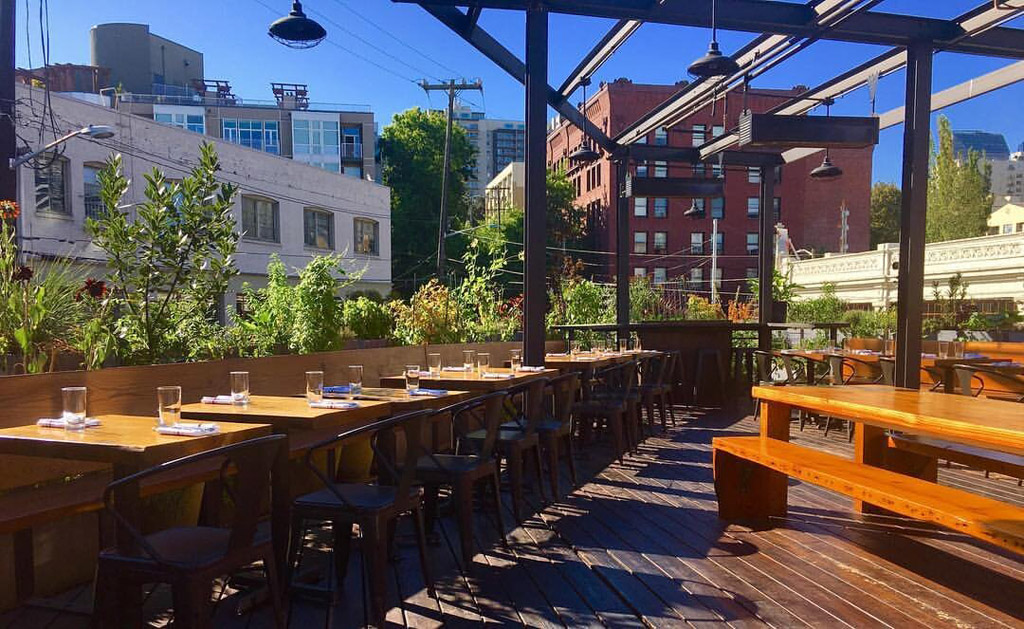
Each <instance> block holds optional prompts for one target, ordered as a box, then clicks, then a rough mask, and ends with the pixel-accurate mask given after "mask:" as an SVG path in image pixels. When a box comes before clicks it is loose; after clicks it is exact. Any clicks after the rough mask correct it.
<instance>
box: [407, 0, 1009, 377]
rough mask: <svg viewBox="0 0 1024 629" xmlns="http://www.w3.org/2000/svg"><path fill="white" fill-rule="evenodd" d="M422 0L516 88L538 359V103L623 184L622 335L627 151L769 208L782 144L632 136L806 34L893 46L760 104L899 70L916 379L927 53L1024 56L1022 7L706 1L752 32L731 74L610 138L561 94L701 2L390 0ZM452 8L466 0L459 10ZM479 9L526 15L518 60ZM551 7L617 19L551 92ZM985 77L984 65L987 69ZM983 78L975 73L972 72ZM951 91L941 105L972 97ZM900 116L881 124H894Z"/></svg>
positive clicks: (724, 19) (911, 361)
mask: <svg viewBox="0 0 1024 629" xmlns="http://www.w3.org/2000/svg"><path fill="white" fill-rule="evenodd" d="M392 1H393V2H401V3H415V4H419V5H420V6H421V7H423V8H424V9H425V10H426V11H428V12H429V13H431V14H432V15H433V16H434V17H435V18H437V19H438V20H439V21H440V22H442V23H443V24H445V25H446V26H448V28H450V29H451V30H452V31H453V32H455V33H456V34H457V35H459V36H460V37H462V38H463V39H464V40H466V41H467V42H468V43H470V44H471V45H472V46H474V47H475V48H476V49H477V50H479V51H480V52H482V53H483V54H484V55H485V56H487V57H488V58H489V59H491V60H492V61H493V62H494V63H495V64H497V65H498V66H499V67H501V68H502V69H503V70H505V71H506V72H507V73H508V74H510V75H511V76H513V77H514V78H516V79H517V80H519V81H520V82H521V83H523V85H524V86H525V87H526V128H527V130H526V135H527V139H526V210H525V223H526V224H525V243H524V245H525V246H524V249H525V251H524V253H525V257H526V262H525V273H524V278H523V279H524V301H525V304H524V306H525V307H524V324H523V328H524V339H523V340H524V358H525V360H526V361H528V363H529V364H543V358H544V315H545V302H546V286H545V269H544V259H545V257H544V253H545V252H544V241H545V234H544V214H545V211H546V205H547V198H546V184H545V169H546V154H547V121H546V111H547V107H548V106H550V107H552V108H554V109H555V110H556V111H557V112H558V113H559V114H561V115H562V116H563V117H564V118H565V119H566V120H568V121H569V122H570V123H572V124H573V125H575V126H576V127H578V128H580V129H582V130H583V132H584V135H585V136H589V137H591V138H592V139H593V140H594V141H595V142H596V144H597V145H598V147H599V148H600V149H602V150H603V151H605V152H606V153H608V154H609V157H610V158H611V159H612V161H613V163H614V164H615V167H616V175H617V176H616V181H617V183H618V185H619V187H620V190H618V191H617V192H618V194H617V203H616V221H615V222H616V226H617V230H616V232H617V239H616V252H617V256H616V279H617V282H616V283H617V291H616V296H617V300H616V320H617V324H618V326H619V328H620V332H625V331H626V329H627V326H628V324H629V251H630V248H629V238H628V226H629V213H628V210H629V207H628V198H627V197H626V195H625V194H623V190H622V189H621V188H622V187H623V185H624V182H625V181H626V173H627V166H628V161H629V160H630V159H641V160H648V159H660V160H663V161H682V162H690V163H698V162H701V161H707V160H710V159H715V160H716V161H718V160H721V163H723V164H724V165H742V166H747V167H753V168H759V169H760V175H761V177H760V180H761V190H760V197H761V207H762V208H769V207H771V206H772V202H773V197H774V182H775V176H774V174H775V168H776V166H777V165H778V164H780V163H783V162H784V159H783V156H782V155H781V154H780V153H774V152H763V151H762V152H751V151H735V150H730V149H731V147H732V146H733V145H735V144H736V141H737V138H736V135H735V133H727V134H726V135H725V136H722V137H719V138H715V139H714V140H712V141H710V142H708V143H707V144H705V145H703V146H701V147H697V148H680V147H657V146H649V145H639V144H635V142H636V141H637V140H639V139H640V138H643V137H645V136H646V135H647V134H648V133H650V132H651V131H653V130H654V129H656V128H658V127H660V126H671V125H672V124H675V123H676V122H678V121H679V120H681V119H683V118H685V117H686V116H688V115H690V113H692V112H694V111H697V110H699V109H701V108H703V107H705V106H706V105H707V104H708V103H709V102H710V99H714V98H718V97H719V95H720V94H721V93H722V92H723V91H727V90H729V89H732V88H733V87H735V85H736V83H737V82H738V81H742V80H747V79H748V78H749V77H751V76H756V75H757V74H758V73H760V72H763V71H765V70H766V69H768V68H770V67H772V66H773V65H775V64H777V63H779V62H781V61H783V60H785V59H786V58H788V57H789V56H791V55H793V54H795V53H797V52H799V51H801V50H803V49H804V48H806V47H807V46H808V45H810V44H811V43H813V42H814V41H817V40H832V41H844V42H855V43H862V44H881V45H888V46H892V47H893V48H892V50H890V51H887V52H885V53H883V54H881V55H879V56H877V57H875V58H874V59H872V60H870V61H868V62H866V63H864V64H862V65H860V66H858V67H856V68H853V69H852V70H849V71H848V72H844V73H842V74H840V75H838V76H837V77H835V78H834V79H832V80H830V81H827V82H826V83H824V84H822V85H820V86H818V87H816V88H813V89H811V90H808V91H807V92H805V93H804V94H801V95H800V96H798V97H797V98H795V99H793V100H791V101H790V102H788V103H785V104H783V105H780V106H778V107H776V108H774V109H773V110H772V111H771V112H770V113H776V114H785V115H794V114H803V113H807V112H808V111H810V110H811V109H813V108H814V107H815V106H817V105H818V104H819V103H820V101H821V99H823V98H828V97H831V98H834V97H836V96H841V95H844V94H846V93H849V92H851V91H853V90H855V89H858V88H860V87H861V86H863V85H865V84H866V83H867V82H868V81H869V80H871V79H872V78H873V77H881V76H885V75H887V74H890V73H892V72H895V71H897V70H899V69H901V68H903V67H906V68H907V82H906V92H905V106H904V108H903V112H901V113H902V114H903V115H902V116H901V117H903V118H904V119H905V125H904V133H903V200H902V206H901V207H902V213H901V235H900V267H899V293H898V295H899V297H898V306H899V309H898V321H897V352H896V354H897V355H896V384H897V385H899V386H905V387H911V388H916V387H917V386H919V384H920V355H921V354H920V348H921V312H922V309H923V302H924V297H923V291H924V286H923V278H924V231H925V229H924V228H925V211H926V207H927V178H928V157H929V155H928V151H929V140H930V128H929V122H930V114H931V111H932V93H931V75H932V56H933V54H934V53H935V52H938V51H951V52H960V53H968V54H976V55H982V56H987V57H1003V58H1010V59H1024V30H1021V29H1014V28H1006V27H1003V26H1001V24H1003V23H1005V22H1007V21H1009V20H1011V19H1013V18H1014V17H1017V16H1018V15H1021V14H1024V9H1021V8H1015V9H1007V8H1006V7H997V6H994V5H993V4H992V3H991V2H984V3H982V4H981V5H980V6H978V7H977V8H975V9H974V10H972V11H969V12H968V13H966V14H964V15H961V16H960V17H958V18H956V19H953V20H941V19H935V18H928V17H922V16H911V15H900V14H893V13H885V12H880V11H874V10H871V9H872V8H873V7H874V6H875V5H877V4H879V1H880V0H810V1H809V2H807V3H806V4H795V3H786V2H777V1H775V0H717V4H718V20H717V26H718V28H720V29H722V30H731V31H741V32H753V33H761V35H760V36H759V37H757V38H755V39H754V40H753V41H751V42H750V43H749V44H748V45H747V46H745V47H743V48H742V49H740V50H739V51H738V52H737V53H736V55H735V58H736V60H737V62H738V63H739V65H740V72H738V73H737V74H736V75H733V76H730V77H721V78H716V79H710V80H700V81H696V82H693V83H690V84H687V85H686V86H685V87H683V88H682V89H681V90H680V91H679V92H678V93H677V94H676V95H675V96H673V97H671V98H670V99H669V100H667V101H666V102H665V103H663V104H662V105H660V106H658V107H657V108H655V109H654V110H653V111H651V112H649V113H648V114H647V115H645V116H643V117H642V118H641V119H640V120H638V121H637V122H635V123H634V124H633V125H631V126H630V127H629V128H628V129H626V130H625V131H623V132H622V133H621V134H619V136H618V137H616V138H610V137H608V136H607V135H606V134H605V133H603V132H602V131H601V130H600V129H597V128H595V127H594V126H593V125H592V124H590V123H589V121H587V120H585V119H584V116H583V115H582V113H581V112H580V111H579V109H577V108H576V107H575V106H574V105H572V104H571V103H570V102H569V99H570V98H571V96H572V94H573V93H574V92H575V90H576V89H577V88H578V87H579V86H580V85H581V84H582V82H583V80H585V79H586V78H588V77H590V76H591V75H593V73H594V72H595V71H596V70H597V69H598V68H599V67H600V66H601V65H602V64H604V63H605V62H606V61H607V60H608V59H609V58H610V57H611V56H612V55H613V54H614V53H615V51H616V50H618V49H619V48H620V47H621V46H622V44H623V43H625V42H626V41H627V40H628V39H629V37H630V36H632V35H633V34H634V33H635V32H636V31H637V29H638V28H639V27H640V26H641V25H642V23H643V22H654V23H661V24H673V25H681V26H693V27H705V28H706V27H710V26H711V24H710V16H711V3H712V0H687V1H686V2H685V3H682V2H677V1H674V0H392ZM458 7H466V8H467V10H466V11H465V12H463V11H461V10H459V8H458ZM483 9H506V10H520V11H524V12H525V14H526V62H525V63H524V62H523V61H521V60H520V59H519V58H518V57H517V56H516V55H515V54H513V53H512V52H511V51H509V50H508V49H507V48H505V47H504V46H503V45H501V44H500V43H499V42H498V41H497V40H496V39H495V38H494V37H492V36H491V35H490V34H488V33H487V32H486V31H484V30H483V29H482V28H481V27H480V26H479V24H478V19H479V17H480V13H481V11H482V10H483ZM549 13H562V14H570V15H581V16H590V17H602V18H611V19H615V20H618V22H617V23H616V24H615V26H614V27H613V28H612V29H611V30H610V31H609V32H608V33H607V34H606V35H605V36H604V37H603V38H602V39H601V40H600V41H599V42H598V43H597V45H596V46H594V48H593V49H592V50H591V51H590V52H589V53H588V54H587V55H586V56H585V57H584V58H583V59H582V60H581V61H580V63H579V64H578V65H577V66H576V68H575V69H574V70H573V71H572V72H571V73H570V75H569V76H568V77H567V78H566V80H565V81H564V82H563V83H562V85H561V86H560V87H559V88H558V89H554V88H552V87H551V86H550V85H549V84H548V14H549ZM986 76H988V75H986ZM1019 76H1020V72H1019V71H1009V72H1004V73H1002V74H1001V75H1000V76H998V77H997V78H995V79H994V80H992V79H990V80H989V82H988V89H986V90H984V91H982V92H981V93H987V92H988V91H991V90H992V89H998V87H1002V86H1005V85H1008V84H1010V83H1012V82H1014V81H1016V80H1020V79H1019V78H1015V77H1019ZM982 78H984V77H982ZM976 95H977V94H975V93H973V92H972V91H971V90H960V91H958V92H957V93H956V95H955V97H954V98H947V99H945V101H944V102H945V104H952V103H953V102H960V101H962V100H967V99H968V98H973V97H974V96H976ZM897 122H898V121H895V122H892V123H891V124H896V123H897ZM805 155H806V151H805V150H804V149H790V150H789V151H787V155H786V157H789V158H790V159H791V160H792V159H798V158H799V157H802V156H805ZM759 238H760V242H761V243H769V242H773V239H774V226H773V224H772V214H771V212H765V211H762V212H760V220H759ZM758 275H759V277H760V278H761V280H762V281H761V282H760V290H759V295H758V299H759V304H760V308H759V313H760V314H759V321H758V323H759V330H760V333H759V345H760V346H761V347H762V349H766V348H767V347H768V346H769V345H770V342H771V330H770V329H769V327H768V323H769V322H771V318H772V312H771V304H772V281H771V278H772V277H773V275H774V257H773V255H772V248H771V247H768V246H762V247H760V259H759V265H758Z"/></svg>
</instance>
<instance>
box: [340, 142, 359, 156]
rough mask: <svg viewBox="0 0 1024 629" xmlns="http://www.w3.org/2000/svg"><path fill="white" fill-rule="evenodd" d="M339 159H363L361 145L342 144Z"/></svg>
mask: <svg viewBox="0 0 1024 629" xmlns="http://www.w3.org/2000/svg"><path fill="white" fill-rule="evenodd" d="M341 159H363V145H362V144H342V145H341Z"/></svg>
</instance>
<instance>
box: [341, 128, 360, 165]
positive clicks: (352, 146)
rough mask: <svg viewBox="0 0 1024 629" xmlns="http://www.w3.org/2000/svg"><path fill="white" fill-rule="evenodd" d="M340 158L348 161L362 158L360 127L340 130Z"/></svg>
mask: <svg viewBox="0 0 1024 629" xmlns="http://www.w3.org/2000/svg"><path fill="white" fill-rule="evenodd" d="M341 156H342V157H345V158H348V159H362V158H363V129H362V127H345V128H344V129H342V130H341Z"/></svg>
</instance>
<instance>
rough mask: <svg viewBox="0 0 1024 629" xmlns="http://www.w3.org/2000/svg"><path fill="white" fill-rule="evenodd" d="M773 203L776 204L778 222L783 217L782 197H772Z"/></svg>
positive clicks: (776, 219) (776, 220)
mask: <svg viewBox="0 0 1024 629" xmlns="http://www.w3.org/2000/svg"><path fill="white" fill-rule="evenodd" d="M772 205H774V206H775V222H776V223H778V222H779V221H780V220H781V219H782V197H775V198H774V199H772Z"/></svg>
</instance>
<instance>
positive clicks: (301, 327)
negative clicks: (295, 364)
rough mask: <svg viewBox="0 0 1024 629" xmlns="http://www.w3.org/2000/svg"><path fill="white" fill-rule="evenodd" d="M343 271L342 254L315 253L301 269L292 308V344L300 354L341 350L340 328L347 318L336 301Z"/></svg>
mask: <svg viewBox="0 0 1024 629" xmlns="http://www.w3.org/2000/svg"><path fill="white" fill-rule="evenodd" d="M336 273H337V274H342V273H343V272H342V270H341V257H340V256H337V255H329V256H314V257H313V259H312V260H310V261H309V264H307V265H306V268H304V269H302V271H300V272H299V284H298V285H297V286H296V287H295V300H294V302H293V303H292V308H293V309H294V312H295V323H294V324H293V327H292V335H291V341H290V344H289V346H290V347H291V349H292V351H295V352H298V353H299V354H310V353H313V352H329V351H332V350H337V349H341V329H342V326H343V325H344V323H345V321H344V318H343V316H342V309H341V303H340V302H339V301H338V300H337V298H336V296H337V293H338V287H339V282H338V280H337V278H336V277H335V274H336Z"/></svg>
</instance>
